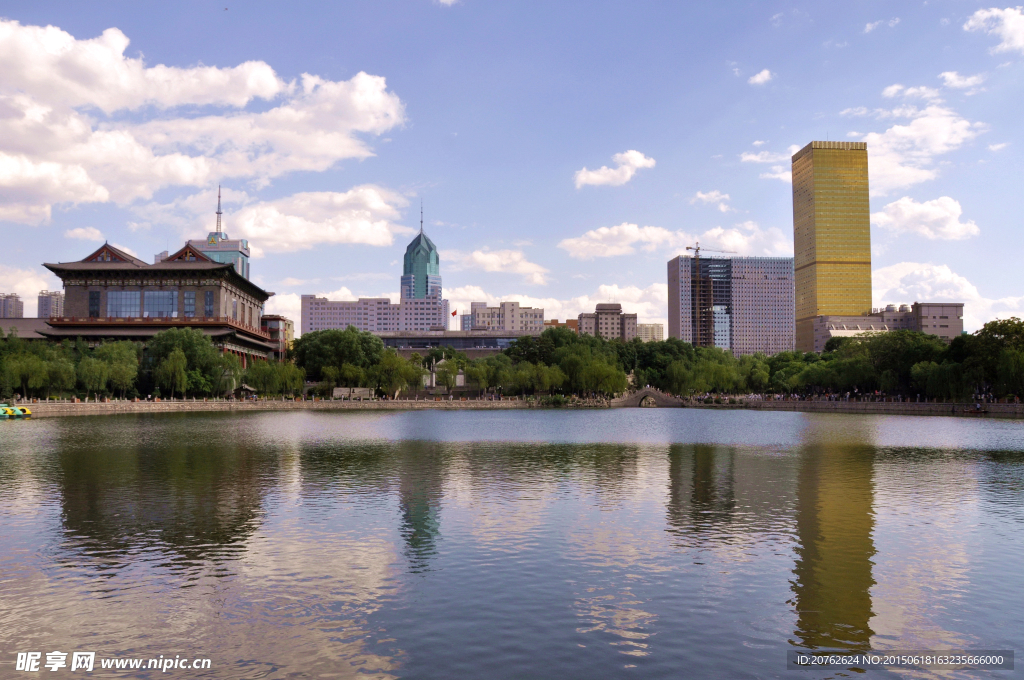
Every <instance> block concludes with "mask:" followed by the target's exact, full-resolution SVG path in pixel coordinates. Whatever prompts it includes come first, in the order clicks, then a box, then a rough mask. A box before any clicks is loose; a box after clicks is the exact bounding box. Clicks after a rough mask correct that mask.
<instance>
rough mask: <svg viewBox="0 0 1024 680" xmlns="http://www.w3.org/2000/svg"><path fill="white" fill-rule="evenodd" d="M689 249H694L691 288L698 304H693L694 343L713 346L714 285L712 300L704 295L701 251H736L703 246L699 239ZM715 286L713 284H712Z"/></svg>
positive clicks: (699, 345)
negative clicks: (695, 340)
mask: <svg viewBox="0 0 1024 680" xmlns="http://www.w3.org/2000/svg"><path fill="white" fill-rule="evenodd" d="M686 249H687V250H692V251H693V276H692V279H691V281H692V284H691V289H692V290H693V291H694V292H695V293H696V295H694V301H695V303H696V304H692V305H691V309H693V310H694V311H695V312H696V313H695V314H694V316H693V329H694V331H695V333H694V335H696V336H697V338H696V339H697V342H695V343H693V344H694V345H697V346H698V347H711V346H713V345H714V344H715V343H714V305H715V301H714V287H712V289H711V295H710V296H709V297H710V300H709V299H706V298H705V295H704V277H703V276H701V272H700V251H702V250H707V251H708V252H712V253H735V252H736V251H734V250H714V249H712V248H701V247H700V241H697V242H696V243H694V244H693V245H692V246H686ZM712 286H713V284H712Z"/></svg>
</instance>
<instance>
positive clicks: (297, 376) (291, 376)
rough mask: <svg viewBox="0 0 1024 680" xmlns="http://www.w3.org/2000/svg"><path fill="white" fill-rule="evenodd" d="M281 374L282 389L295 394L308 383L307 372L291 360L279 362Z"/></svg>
mask: <svg viewBox="0 0 1024 680" xmlns="http://www.w3.org/2000/svg"><path fill="white" fill-rule="evenodd" d="M278 368H279V372H280V376H281V389H282V390H283V391H285V392H289V393H290V394H291V395H292V396H295V392H296V391H300V390H302V388H303V386H304V385H305V383H306V372H305V371H304V370H302V369H301V368H299V367H298V366H296V365H295V364H293V363H291V362H285V363H283V364H278Z"/></svg>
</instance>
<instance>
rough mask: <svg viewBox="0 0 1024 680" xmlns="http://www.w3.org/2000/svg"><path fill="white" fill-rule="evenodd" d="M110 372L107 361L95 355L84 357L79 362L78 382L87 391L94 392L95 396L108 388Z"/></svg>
mask: <svg viewBox="0 0 1024 680" xmlns="http://www.w3.org/2000/svg"><path fill="white" fill-rule="evenodd" d="M108 374H109V368H108V366H107V363H106V362H105V361H101V360H99V359H97V358H95V357H83V358H82V360H81V361H79V362H78V383H79V384H80V385H81V386H82V388H83V389H84V390H85V391H86V393H89V392H92V393H93V396H96V393H97V392H99V391H100V390H103V389H106V386H107V378H108Z"/></svg>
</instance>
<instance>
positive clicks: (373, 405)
mask: <svg viewBox="0 0 1024 680" xmlns="http://www.w3.org/2000/svg"><path fill="white" fill-rule="evenodd" d="M21 405H22V406H26V407H28V408H29V409H30V410H31V411H32V416H33V417H34V418H48V417H54V416H98V415H112V414H118V413H195V412H200V411H204V412H205V411H209V412H223V411H231V412H236V413H249V412H256V411H418V410H426V409H441V410H447V411H459V410H468V409H486V410H509V409H523V408H529V404H527V402H525V401H516V400H509V399H505V400H503V401H485V400H473V401H447V400H445V401H426V400H420V401H414V400H395V401H340V400H338V401H330V400H327V401H320V400H317V401H272V400H271V401H201V400H197V401H160V402H152V401H138V402H131V401H110V402H99V403H96V402H87V403H86V402H82V403H77V404H74V403H52V402H51V403H49V404H47V403H42V402H40V403H37V404H31V403H23V404H21Z"/></svg>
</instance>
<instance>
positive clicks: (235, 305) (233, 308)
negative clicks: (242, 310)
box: [231, 300, 238, 321]
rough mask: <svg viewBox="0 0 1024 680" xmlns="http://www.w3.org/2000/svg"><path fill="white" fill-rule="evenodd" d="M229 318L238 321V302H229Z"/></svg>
mask: <svg viewBox="0 0 1024 680" xmlns="http://www.w3.org/2000/svg"><path fill="white" fill-rule="evenodd" d="M231 318H232V319H234V320H235V321H238V300H232V301H231Z"/></svg>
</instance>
